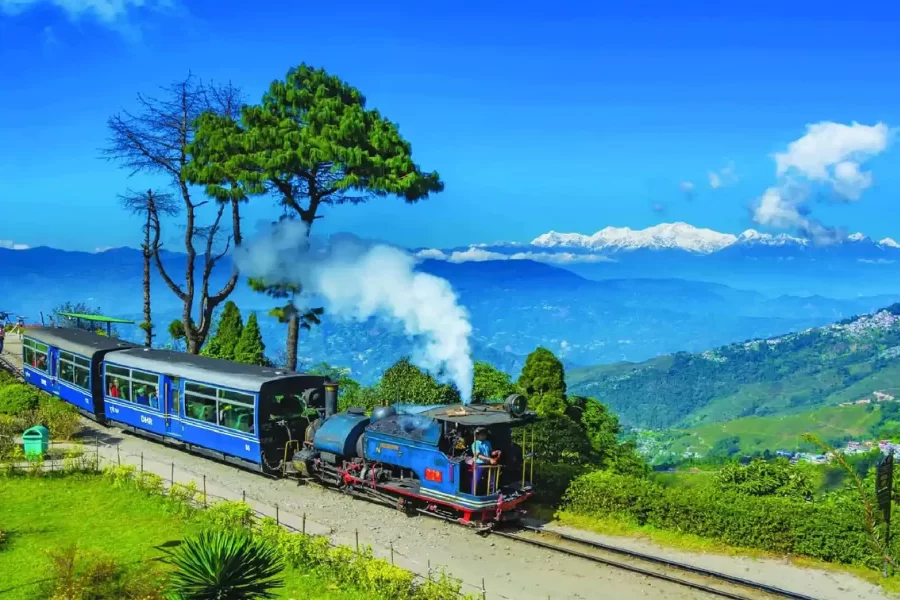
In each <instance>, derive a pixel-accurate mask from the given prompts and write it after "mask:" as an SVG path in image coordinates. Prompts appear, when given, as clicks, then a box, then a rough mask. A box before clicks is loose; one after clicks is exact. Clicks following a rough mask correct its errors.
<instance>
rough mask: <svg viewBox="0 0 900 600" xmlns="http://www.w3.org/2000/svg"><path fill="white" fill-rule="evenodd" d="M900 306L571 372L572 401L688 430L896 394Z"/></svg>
mask: <svg viewBox="0 0 900 600" xmlns="http://www.w3.org/2000/svg"><path fill="white" fill-rule="evenodd" d="M898 314H900V304H894V305H892V306H890V307H888V308H886V309H883V310H881V311H878V312H876V313H874V314H872V315H864V316H861V317H853V318H851V319H845V320H844V321H841V322H839V323H836V324H833V325H829V326H826V327H821V328H814V329H809V330H806V331H803V332H800V333H794V334H789V335H784V336H781V337H776V338H771V339H763V340H752V341H747V342H742V343H736V344H729V345H727V346H722V347H720V348H717V349H715V350H711V351H707V352H703V353H698V354H690V353H686V352H679V353H677V354H672V355H668V356H664V357H660V358H657V359H653V360H650V361H647V362H643V363H618V364H614V365H604V366H600V367H588V368H580V369H573V370H571V371H569V375H568V384H569V386H570V389H571V391H572V392H573V393H576V394H581V395H585V396H591V397H594V398H597V399H598V400H600V401H602V402H604V403H606V404H607V405H609V406H610V407H611V408H612V409H613V410H614V411H615V412H616V413H617V414H619V415H620V416H621V419H622V421H623V423H624V424H626V425H629V426H632V427H642V428H654V429H659V428H669V427H692V426H697V425H701V424H704V423H715V422H721V421H727V420H731V419H737V418H740V417H747V416H754V415H755V416H765V415H771V414H778V413H790V412H799V411H802V410H804V409H808V408H811V407H817V406H829V405H834V404H839V403H841V402H849V401H855V400H857V399H858V398H860V397H862V396H865V395H866V394H871V393H873V392H875V391H884V392H891V390H892V389H900V320H898V318H897V315H898Z"/></svg>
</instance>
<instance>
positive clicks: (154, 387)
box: [131, 369, 159, 410]
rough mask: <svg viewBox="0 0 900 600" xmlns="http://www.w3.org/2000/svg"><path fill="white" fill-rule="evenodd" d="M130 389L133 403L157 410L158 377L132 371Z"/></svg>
mask: <svg viewBox="0 0 900 600" xmlns="http://www.w3.org/2000/svg"><path fill="white" fill-rule="evenodd" d="M131 388H132V391H133V392H134V401H135V402H137V403H138V404H141V405H143V406H149V407H150V408H153V409H156V410H159V375H154V374H153V373H145V372H143V371H136V370H134V369H132V370H131Z"/></svg>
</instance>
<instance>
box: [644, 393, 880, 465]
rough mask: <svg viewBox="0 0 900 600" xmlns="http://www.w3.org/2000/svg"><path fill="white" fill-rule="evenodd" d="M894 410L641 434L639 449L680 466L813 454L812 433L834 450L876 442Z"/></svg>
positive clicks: (853, 410)
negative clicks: (714, 458) (699, 460)
mask: <svg viewBox="0 0 900 600" xmlns="http://www.w3.org/2000/svg"><path fill="white" fill-rule="evenodd" d="M886 407H887V408H888V409H891V408H894V407H893V406H891V405H890V404H882V405H879V404H875V403H874V402H873V403H870V404H852V405H850V406H828V407H824V408H813V409H809V410H804V411H802V412H796V413H791V414H775V415H769V416H765V417H743V418H740V419H734V420H732V421H725V422H723V423H707V424H705V425H698V426H697V427H692V428H689V429H673V430H666V431H663V432H649V431H648V432H640V433H638V435H637V442H638V445H639V447H640V448H641V449H642V450H643V451H644V452H645V453H646V454H647V455H648V456H649V457H650V458H651V459H652V460H653V461H654V462H656V463H664V462H667V461H675V462H677V461H679V460H682V459H685V458H688V457H690V456H708V455H710V454H712V455H718V456H725V455H729V454H738V455H740V456H748V455H752V454H755V453H762V452H765V451H766V450H768V451H770V452H772V453H774V452H776V451H778V450H784V451H788V452H815V453H817V454H818V453H819V451H820V450H819V449H818V448H817V447H815V446H814V445H813V444H811V443H809V442H807V441H806V440H804V439H803V435H804V434H807V433H812V434H814V435H815V436H816V437H818V438H819V439H820V440H823V441H825V442H826V443H829V444H831V445H833V446H835V447H841V446H843V445H844V442H845V441H849V440H856V441H866V440H877V439H881V438H882V436H884V435H885V434H888V433H890V432H891V429H893V430H894V433H896V428H894V427H893V426H894V425H896V423H895V422H894V423H890V422H888V423H885V422H884V421H885V419H886V418H888V417H895V415H896V413H894V414H893V415H889V414H887V413H888V412H890V411H889V410H885V409H886Z"/></svg>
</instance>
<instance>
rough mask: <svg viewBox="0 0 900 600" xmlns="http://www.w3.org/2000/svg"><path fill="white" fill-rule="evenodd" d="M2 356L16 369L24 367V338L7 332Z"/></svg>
mask: <svg viewBox="0 0 900 600" xmlns="http://www.w3.org/2000/svg"><path fill="white" fill-rule="evenodd" d="M0 357H2V358H3V360H5V361H7V362H9V363H10V364H12V366H14V367H15V368H16V369H19V370H21V369H22V338H21V337H19V335H18V334H15V333H9V332H7V333H6V340H5V341H4V343H3V353H2V355H0Z"/></svg>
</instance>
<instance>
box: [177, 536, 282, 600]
mask: <svg viewBox="0 0 900 600" xmlns="http://www.w3.org/2000/svg"><path fill="white" fill-rule="evenodd" d="M166 562H167V563H169V564H170V565H172V566H173V567H174V572H173V573H172V574H171V576H170V582H171V583H170V586H171V591H172V595H173V596H174V597H175V598H179V599H180V600H207V599H209V598H223V599H224V598H231V599H234V600H239V599H245V598H246V599H250V598H274V597H275V595H274V593H273V590H275V589H278V588H282V587H284V579H283V577H282V576H281V573H282V572H283V571H284V563H283V562H282V559H281V555H280V553H279V552H278V550H277V549H276V548H275V547H274V546H273V545H272V544H270V543H269V542H268V541H267V540H265V539H263V538H260V537H254V536H251V535H250V533H249V532H248V531H247V530H239V529H219V530H204V531H202V532H200V533H199V534H198V535H196V536H193V537H190V538H188V539H186V540H185V541H184V543H183V544H181V545H180V546H178V547H177V548H176V549H175V550H174V551H172V552H171V553H170V555H169V557H168V558H167V559H166Z"/></svg>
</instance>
